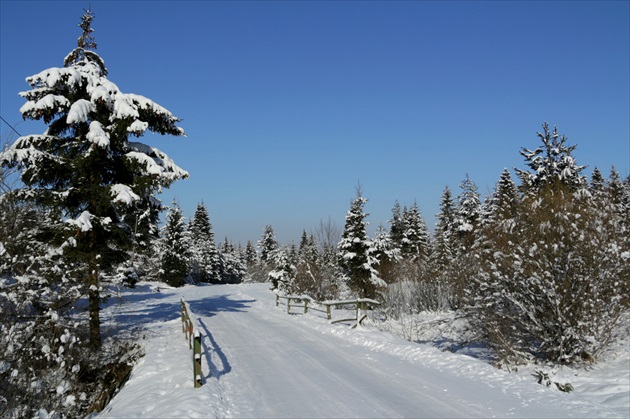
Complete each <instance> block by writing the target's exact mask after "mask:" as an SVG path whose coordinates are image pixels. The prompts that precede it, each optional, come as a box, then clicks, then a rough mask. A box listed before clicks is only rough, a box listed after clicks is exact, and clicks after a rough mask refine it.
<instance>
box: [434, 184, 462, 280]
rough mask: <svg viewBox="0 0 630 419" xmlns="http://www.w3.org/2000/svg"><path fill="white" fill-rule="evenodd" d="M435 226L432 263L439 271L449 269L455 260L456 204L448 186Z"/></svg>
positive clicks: (443, 194) (441, 200) (442, 198)
mask: <svg viewBox="0 0 630 419" xmlns="http://www.w3.org/2000/svg"><path fill="white" fill-rule="evenodd" d="M436 218H437V223H436V225H435V232H434V236H435V237H434V240H433V248H432V261H433V265H434V267H435V269H436V270H437V271H443V270H445V269H446V268H448V267H449V266H450V265H451V264H452V263H453V259H454V249H453V246H454V241H455V234H456V230H455V204H454V203H453V195H452V192H451V189H450V188H449V187H448V186H447V187H445V188H444V192H442V197H441V199H440V212H439V213H438V214H437V217H436Z"/></svg>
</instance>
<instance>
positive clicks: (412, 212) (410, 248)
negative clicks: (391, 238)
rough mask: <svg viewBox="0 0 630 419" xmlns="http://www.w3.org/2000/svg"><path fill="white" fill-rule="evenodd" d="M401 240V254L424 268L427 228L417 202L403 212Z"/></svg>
mask: <svg viewBox="0 0 630 419" xmlns="http://www.w3.org/2000/svg"><path fill="white" fill-rule="evenodd" d="M402 224H403V227H404V231H403V240H402V246H401V249H400V250H401V255H402V257H403V258H404V259H406V260H407V261H409V262H412V263H414V264H417V265H419V266H420V267H421V268H422V269H426V265H427V263H428V262H429V229H428V228H427V224H426V223H425V222H424V218H422V214H421V213H420V209H419V208H418V203H417V202H414V203H413V205H412V206H411V208H409V210H406V211H404V212H403V223H402Z"/></svg>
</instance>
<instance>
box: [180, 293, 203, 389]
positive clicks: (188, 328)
mask: <svg viewBox="0 0 630 419" xmlns="http://www.w3.org/2000/svg"><path fill="white" fill-rule="evenodd" d="M181 306H182V308H181V311H182V331H183V332H184V335H185V336H186V340H188V349H192V351H193V383H194V386H195V388H198V387H201V384H202V380H201V333H200V332H199V329H196V328H194V327H193V321H192V319H191V316H194V315H193V314H192V311H191V310H190V307H189V306H188V304H187V303H186V302H185V301H184V299H183V298H182V299H181Z"/></svg>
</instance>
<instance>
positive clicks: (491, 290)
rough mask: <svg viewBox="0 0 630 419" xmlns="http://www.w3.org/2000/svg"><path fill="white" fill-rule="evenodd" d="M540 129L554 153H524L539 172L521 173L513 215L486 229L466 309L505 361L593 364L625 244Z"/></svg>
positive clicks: (614, 317) (619, 285) (619, 283)
mask: <svg viewBox="0 0 630 419" xmlns="http://www.w3.org/2000/svg"><path fill="white" fill-rule="evenodd" d="M543 127H544V133H543V134H539V138H541V140H542V141H543V144H544V145H545V146H546V145H547V144H550V143H551V144H554V145H555V146H554V147H557V149H556V150H554V151H553V152H550V153H548V154H547V155H546V157H545V158H543V157H541V156H539V154H540V153H531V152H527V153H523V155H524V157H525V158H526V161H527V163H528V165H529V166H530V167H531V168H532V169H534V170H538V169H541V168H542V169H541V170H540V172H535V173H529V174H527V173H526V172H524V171H520V172H519V174H520V176H521V178H522V179H523V181H524V182H525V185H526V186H523V185H521V187H522V190H523V193H524V196H523V198H522V201H521V203H520V204H519V205H518V211H517V214H516V217H515V219H514V221H513V222H509V223H505V222H503V223H501V220H500V219H497V220H496V221H495V222H494V223H491V224H490V225H488V226H486V227H484V230H483V236H482V237H483V242H481V245H480V246H479V248H478V255H479V261H480V269H479V273H478V274H477V275H476V276H474V277H473V278H472V286H471V288H470V290H469V300H468V305H467V308H466V310H467V312H468V313H469V314H470V319H471V321H472V322H473V323H474V324H475V326H476V328H477V329H478V330H480V331H481V332H482V333H483V335H484V337H485V339H486V340H487V341H488V343H489V344H490V345H491V346H492V347H493V348H494V349H495V351H496V354H497V356H498V359H499V361H500V363H502V364H508V365H509V364H516V363H520V362H523V361H525V360H528V359H530V358H536V359H539V360H543V361H550V362H554V363H562V364H573V363H581V362H592V361H594V360H595V359H596V358H597V356H598V354H599V353H600V352H601V351H602V349H604V348H605V347H606V346H607V345H608V344H609V343H610V341H611V339H612V338H613V336H614V335H613V333H614V329H615V327H616V326H617V322H618V320H619V317H620V315H621V312H622V310H623V308H622V305H621V304H619V302H620V301H621V299H622V298H623V296H624V295H627V293H628V287H627V284H628V277H629V276H630V268H629V266H630V263H629V262H630V251H629V249H628V248H626V247H624V245H623V243H622V242H621V240H620V238H619V236H618V235H617V234H616V227H617V226H616V225H615V222H614V221H613V219H611V218H610V214H608V213H606V212H605V211H601V210H598V209H597V205H596V204H595V203H594V201H593V197H592V194H591V193H590V191H588V189H587V183H586V181H585V179H584V178H583V177H582V176H581V175H580V171H581V170H582V169H583V168H582V167H581V166H578V165H576V164H575V162H574V160H573V159H572V158H571V157H570V155H567V154H570V152H571V151H572V150H573V149H574V148H575V146H573V147H566V146H565V145H564V142H565V141H566V138H565V137H562V140H561V141H560V140H558V139H559V138H560V137H559V135H558V134H557V131H556V130H554V132H553V134H552V133H550V132H549V131H548V129H547V125H546V124H545V125H544V126H543ZM558 150H564V151H563V152H558ZM531 159H533V160H535V163H533V162H532V161H531ZM558 166H561V167H562V170H555V169H554V170H552V169H553V168H554V167H558ZM541 173H544V175H541Z"/></svg>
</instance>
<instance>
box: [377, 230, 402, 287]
mask: <svg viewBox="0 0 630 419" xmlns="http://www.w3.org/2000/svg"><path fill="white" fill-rule="evenodd" d="M372 248H373V249H374V257H375V258H376V260H377V261H378V265H377V267H376V269H377V270H378V273H379V276H380V277H381V278H382V279H383V280H384V281H385V282H386V283H388V284H392V283H393V282H396V281H398V280H401V279H402V278H400V270H401V268H400V265H401V262H402V256H401V254H400V253H401V252H400V247H399V246H397V245H396V244H395V243H394V240H392V236H391V230H389V231H387V230H386V229H385V227H384V226H383V225H382V224H381V225H379V226H378V228H377V229H376V234H375V236H374V240H373V241H372Z"/></svg>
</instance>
